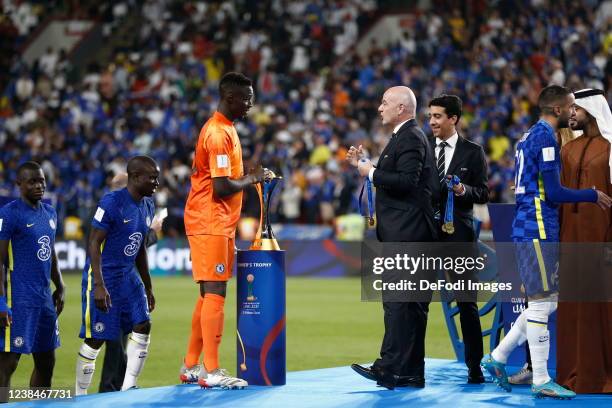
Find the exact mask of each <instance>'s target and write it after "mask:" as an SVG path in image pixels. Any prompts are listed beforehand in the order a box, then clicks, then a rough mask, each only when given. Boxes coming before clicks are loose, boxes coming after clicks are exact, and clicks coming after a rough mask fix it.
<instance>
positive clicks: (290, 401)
mask: <svg viewBox="0 0 612 408" xmlns="http://www.w3.org/2000/svg"><path fill="white" fill-rule="evenodd" d="M425 370H426V386H425V388H423V389H414V388H397V389H395V390H393V391H390V390H387V389H385V388H382V387H377V386H376V384H375V383H374V382H372V381H368V380H366V379H365V378H362V377H360V376H358V375H357V374H355V373H354V372H353V370H351V368H350V367H336V368H325V369H320V370H310V371H295V372H290V373H287V385H285V386H279V387H264V386H251V387H249V388H247V389H245V390H233V391H224V390H204V389H200V387H198V386H196V385H171V386H167V387H157V388H145V389H139V390H132V391H127V392H115V393H107V394H93V395H88V396H85V397H79V398H75V399H73V400H72V401H71V402H66V401H64V402H51V401H35V402H20V403H13V404H9V405H8V406H13V407H35V408H41V407H54V408H55V407H58V408H59V407H66V408H70V407H72V408H75V407H89V408H91V407H95V408H100V407H113V408H119V407H121V408H124V407H201V406H207V407H215V408H221V407H232V408H235V407H257V408H265V407H291V408H297V407H317V408H319V407H346V408H349V407H350V408H353V407H360V408H365V407H396V406H405V407H408V406H418V407H435V406H440V407H453V408H458V407H493V406H497V407H499V406H506V407H530V406H537V407H557V406H563V407H566V408H567V407H570V406H574V407H580V408H583V407H603V406H608V407H609V406H612V395H578V396H577V397H576V399H574V400H572V401H558V400H551V399H542V400H537V399H535V398H533V397H532V396H531V393H530V391H529V387H527V386H518V387H514V388H513V390H512V392H510V393H506V392H504V391H502V390H500V389H499V388H497V386H495V385H494V384H493V383H491V382H487V383H485V384H483V385H468V384H466V382H465V380H466V375H467V372H466V369H465V366H464V365H463V364H462V363H459V362H457V361H450V360H439V359H427V360H426V368H425ZM509 371H510V372H513V370H512V369H511V370H509ZM551 374H552V373H551Z"/></svg>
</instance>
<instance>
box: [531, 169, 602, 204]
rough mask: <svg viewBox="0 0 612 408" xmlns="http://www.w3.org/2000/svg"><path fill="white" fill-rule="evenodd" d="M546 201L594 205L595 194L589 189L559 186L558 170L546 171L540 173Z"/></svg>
mask: <svg viewBox="0 0 612 408" xmlns="http://www.w3.org/2000/svg"><path fill="white" fill-rule="evenodd" d="M542 178H543V180H544V191H545V193H546V201H552V202H555V203H596V202H597V192H596V191H595V190H593V189H591V188H586V189H583V190H575V189H572V188H565V187H563V186H562V185H561V180H560V176H559V170H557V169H555V170H547V171H545V172H543V173H542Z"/></svg>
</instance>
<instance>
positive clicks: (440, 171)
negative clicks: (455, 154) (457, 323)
mask: <svg viewBox="0 0 612 408" xmlns="http://www.w3.org/2000/svg"><path fill="white" fill-rule="evenodd" d="M438 146H439V147H440V153H438V180H439V181H440V185H441V186H442V187H446V182H445V181H444V177H445V176H446V171H444V164H445V162H446V157H445V154H444V151H445V150H446V146H449V144H448V143H446V142H441V143H440V144H439V145H438Z"/></svg>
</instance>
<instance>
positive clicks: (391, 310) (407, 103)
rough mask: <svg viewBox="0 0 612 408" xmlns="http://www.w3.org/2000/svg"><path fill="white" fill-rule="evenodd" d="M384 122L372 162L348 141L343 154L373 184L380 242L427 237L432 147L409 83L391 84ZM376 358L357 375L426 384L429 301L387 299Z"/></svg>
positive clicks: (431, 229)
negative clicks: (384, 136)
mask: <svg viewBox="0 0 612 408" xmlns="http://www.w3.org/2000/svg"><path fill="white" fill-rule="evenodd" d="M378 112H379V113H380V116H381V119H382V124H383V126H386V127H388V128H390V129H393V134H392V135H391V139H390V140H389V143H388V144H387V146H386V147H385V149H384V150H383V151H382V153H381V155H380V158H379V159H378V165H377V166H376V167H374V166H373V165H372V163H371V162H370V161H369V160H366V159H365V158H363V152H362V150H361V146H360V147H359V149H356V148H355V147H353V146H351V148H350V150H349V153H348V156H347V159H348V160H349V162H350V163H351V164H353V165H354V166H356V167H357V168H358V170H359V174H360V175H361V176H362V177H369V179H370V180H371V181H372V183H373V185H374V186H375V187H376V218H377V225H376V235H377V237H378V240H379V241H381V242H430V241H433V240H434V234H435V233H436V232H435V231H436V229H435V226H434V219H433V215H434V213H433V206H432V201H431V198H432V197H431V185H432V180H435V177H436V171H435V164H434V160H433V151H432V148H431V146H430V144H429V143H428V141H427V137H426V136H425V134H424V133H423V131H422V130H421V129H420V128H419V127H418V125H417V123H416V120H415V116H416V98H415V96H414V93H413V92H412V91H411V90H410V88H407V87H404V86H397V87H393V88H389V89H388V90H387V91H386V92H385V94H384V95H383V98H382V103H381V104H380V107H379V108H378ZM383 309H384V321H385V334H384V338H383V342H382V346H381V350H380V358H379V359H377V360H376V361H375V362H374V365H372V366H371V367H362V366H360V365H357V364H353V365H352V366H351V367H352V368H353V370H355V371H356V372H357V373H359V374H360V375H362V376H364V377H366V378H368V379H370V380H374V381H376V382H377V384H379V385H382V386H384V387H387V388H389V389H393V388H394V387H396V386H398V387H400V386H413V387H418V388H422V387H424V386H425V376H424V375H425V328H426V325H427V313H428V310H429V302H388V301H385V300H384V294H383Z"/></svg>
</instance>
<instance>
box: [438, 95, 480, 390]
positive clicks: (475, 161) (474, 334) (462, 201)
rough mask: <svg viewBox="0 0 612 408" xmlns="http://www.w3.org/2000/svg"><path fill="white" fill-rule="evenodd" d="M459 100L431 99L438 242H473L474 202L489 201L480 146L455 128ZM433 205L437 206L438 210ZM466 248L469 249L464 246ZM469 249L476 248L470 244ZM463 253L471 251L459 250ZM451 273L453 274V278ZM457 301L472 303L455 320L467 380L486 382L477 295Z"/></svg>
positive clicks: (461, 306) (463, 305) (450, 97)
mask: <svg viewBox="0 0 612 408" xmlns="http://www.w3.org/2000/svg"><path fill="white" fill-rule="evenodd" d="M462 105H463V104H462V101H461V99H460V98H459V97H458V96H455V95H440V96H439V97H437V98H434V99H432V100H431V102H429V125H430V127H431V130H432V132H433V136H434V137H432V138H430V139H429V142H430V144H431V147H432V148H433V149H434V152H435V157H436V167H437V174H438V183H437V185H438V186H439V187H440V188H439V190H437V191H436V189H435V188H434V189H433V195H434V209H439V217H438V216H437V215H438V213H437V212H436V221H437V222H438V224H439V225H440V227H439V228H440V233H439V238H440V241H442V242H476V240H477V237H476V235H475V232H474V215H473V207H474V204H485V203H486V202H488V201H489V189H488V187H487V162H486V159H485V154H484V150H483V149H482V147H481V146H480V145H478V144H476V143H474V142H471V141H469V140H466V139H464V138H463V137H461V136H459V135H458V133H457V130H456V126H457V123H458V122H459V119H460V118H461V112H462ZM452 176H458V177H459V181H460V183H459V184H457V185H454V186H453V194H454V197H453V201H454V203H453V223H452V227H450V226H447V227H445V226H444V223H443V220H444V214H445V212H446V202H447V196H448V187H447V180H449V179H450V177H452ZM436 207H437V208H436ZM465 250H468V248H465ZM469 250H470V251H472V250H476V247H474V248H473V249H472V248H469ZM461 255H463V256H466V255H469V254H461ZM449 275H451V280H453V278H455V279H456V278H457V277H458V276H461V279H466V280H467V279H471V280H475V279H476V277H475V276H473V274H468V272H466V273H464V274H463V275H456V274H454V273H453V272H452V271H450V273H449ZM453 275H454V276H453ZM456 295H457V297H458V298H459V299H461V297H462V295H467V298H466V299H469V300H470V301H458V302H457V305H458V308H459V320H460V322H461V332H462V334H463V342H464V344H465V364H466V365H467V367H468V383H470V384H480V383H483V382H484V377H483V375H482V371H481V370H480V360H481V359H482V356H483V351H482V329H481V327H480V319H479V315H478V306H477V304H476V302H475V300H476V299H475V297H476V293H468V292H465V293H462V294H456Z"/></svg>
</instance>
